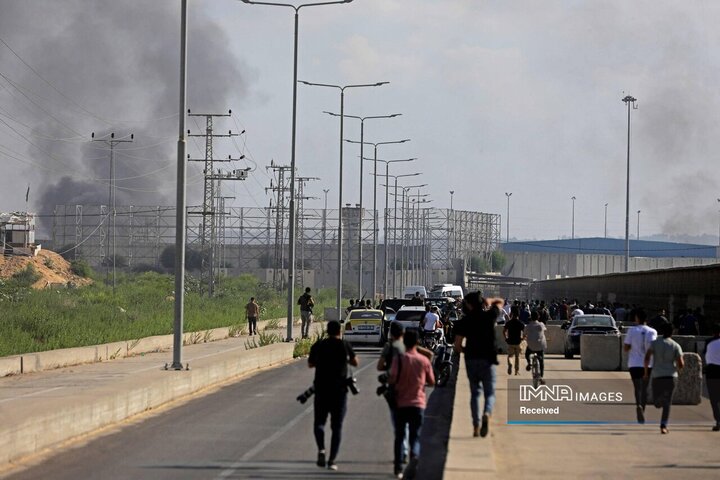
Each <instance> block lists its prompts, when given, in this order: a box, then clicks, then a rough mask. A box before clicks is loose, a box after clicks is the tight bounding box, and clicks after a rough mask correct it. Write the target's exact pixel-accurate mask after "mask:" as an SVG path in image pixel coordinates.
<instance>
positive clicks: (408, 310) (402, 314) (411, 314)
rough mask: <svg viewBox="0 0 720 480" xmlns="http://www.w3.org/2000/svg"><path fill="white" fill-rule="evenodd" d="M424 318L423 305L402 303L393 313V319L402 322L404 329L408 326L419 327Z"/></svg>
mask: <svg viewBox="0 0 720 480" xmlns="http://www.w3.org/2000/svg"><path fill="white" fill-rule="evenodd" d="M424 318H425V307H421V306H411V305H403V306H402V307H400V310H398V312H397V313H396V314H395V321H396V322H400V323H402V325H403V327H405V330H407V329H408V328H415V329H418V330H419V329H420V325H421V323H422V321H423V319H424Z"/></svg>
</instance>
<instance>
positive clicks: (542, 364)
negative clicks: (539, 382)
mask: <svg viewBox="0 0 720 480" xmlns="http://www.w3.org/2000/svg"><path fill="white" fill-rule="evenodd" d="M533 353H537V356H538V363H539V364H540V376H541V377H544V376H545V351H544V350H530V348H529V347H526V348H525V360H527V363H528V365H529V364H530V355H532V354H533Z"/></svg>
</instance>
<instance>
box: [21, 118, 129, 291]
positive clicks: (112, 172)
mask: <svg viewBox="0 0 720 480" xmlns="http://www.w3.org/2000/svg"><path fill="white" fill-rule="evenodd" d="M90 138H91V139H92V141H93V142H102V143H104V144H105V145H108V146H109V147H110V184H109V187H110V188H109V189H110V191H109V193H108V208H110V212H111V213H112V235H111V238H112V290H113V294H114V293H115V285H116V281H115V243H116V241H115V240H116V238H115V217H116V216H117V210H116V209H115V145H117V144H119V143H131V142H132V141H133V140H134V135H133V134H132V133H131V134H130V138H129V139H128V138H127V136H125V137H123V138H117V139H116V138H115V132H112V133H110V138H108V137H105V138H95V132H92V134H91V135H90ZM28 188H29V187H28ZM105 248H106V253H105V281H106V282H107V281H108V280H109V277H110V253H111V250H110V242H108V243H107V245H106V247H105Z"/></svg>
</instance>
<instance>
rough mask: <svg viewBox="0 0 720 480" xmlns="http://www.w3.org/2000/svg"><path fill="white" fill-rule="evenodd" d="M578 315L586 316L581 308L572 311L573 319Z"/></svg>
mask: <svg viewBox="0 0 720 480" xmlns="http://www.w3.org/2000/svg"><path fill="white" fill-rule="evenodd" d="M577 315H585V312H583V311H582V310H580V309H579V308H576V309H575V310H573V311H572V313H570V316H571V317H575V316H577Z"/></svg>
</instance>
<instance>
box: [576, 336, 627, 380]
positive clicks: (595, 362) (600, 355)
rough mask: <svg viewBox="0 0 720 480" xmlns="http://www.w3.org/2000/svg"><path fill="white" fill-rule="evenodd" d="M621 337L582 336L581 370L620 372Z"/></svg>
mask: <svg viewBox="0 0 720 480" xmlns="http://www.w3.org/2000/svg"><path fill="white" fill-rule="evenodd" d="M621 350H622V349H621V348H620V336H615V335H582V336H581V337H580V368H581V369H582V370H590V371H606V372H607V371H614V370H620V359H621V353H620V352H621Z"/></svg>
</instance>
